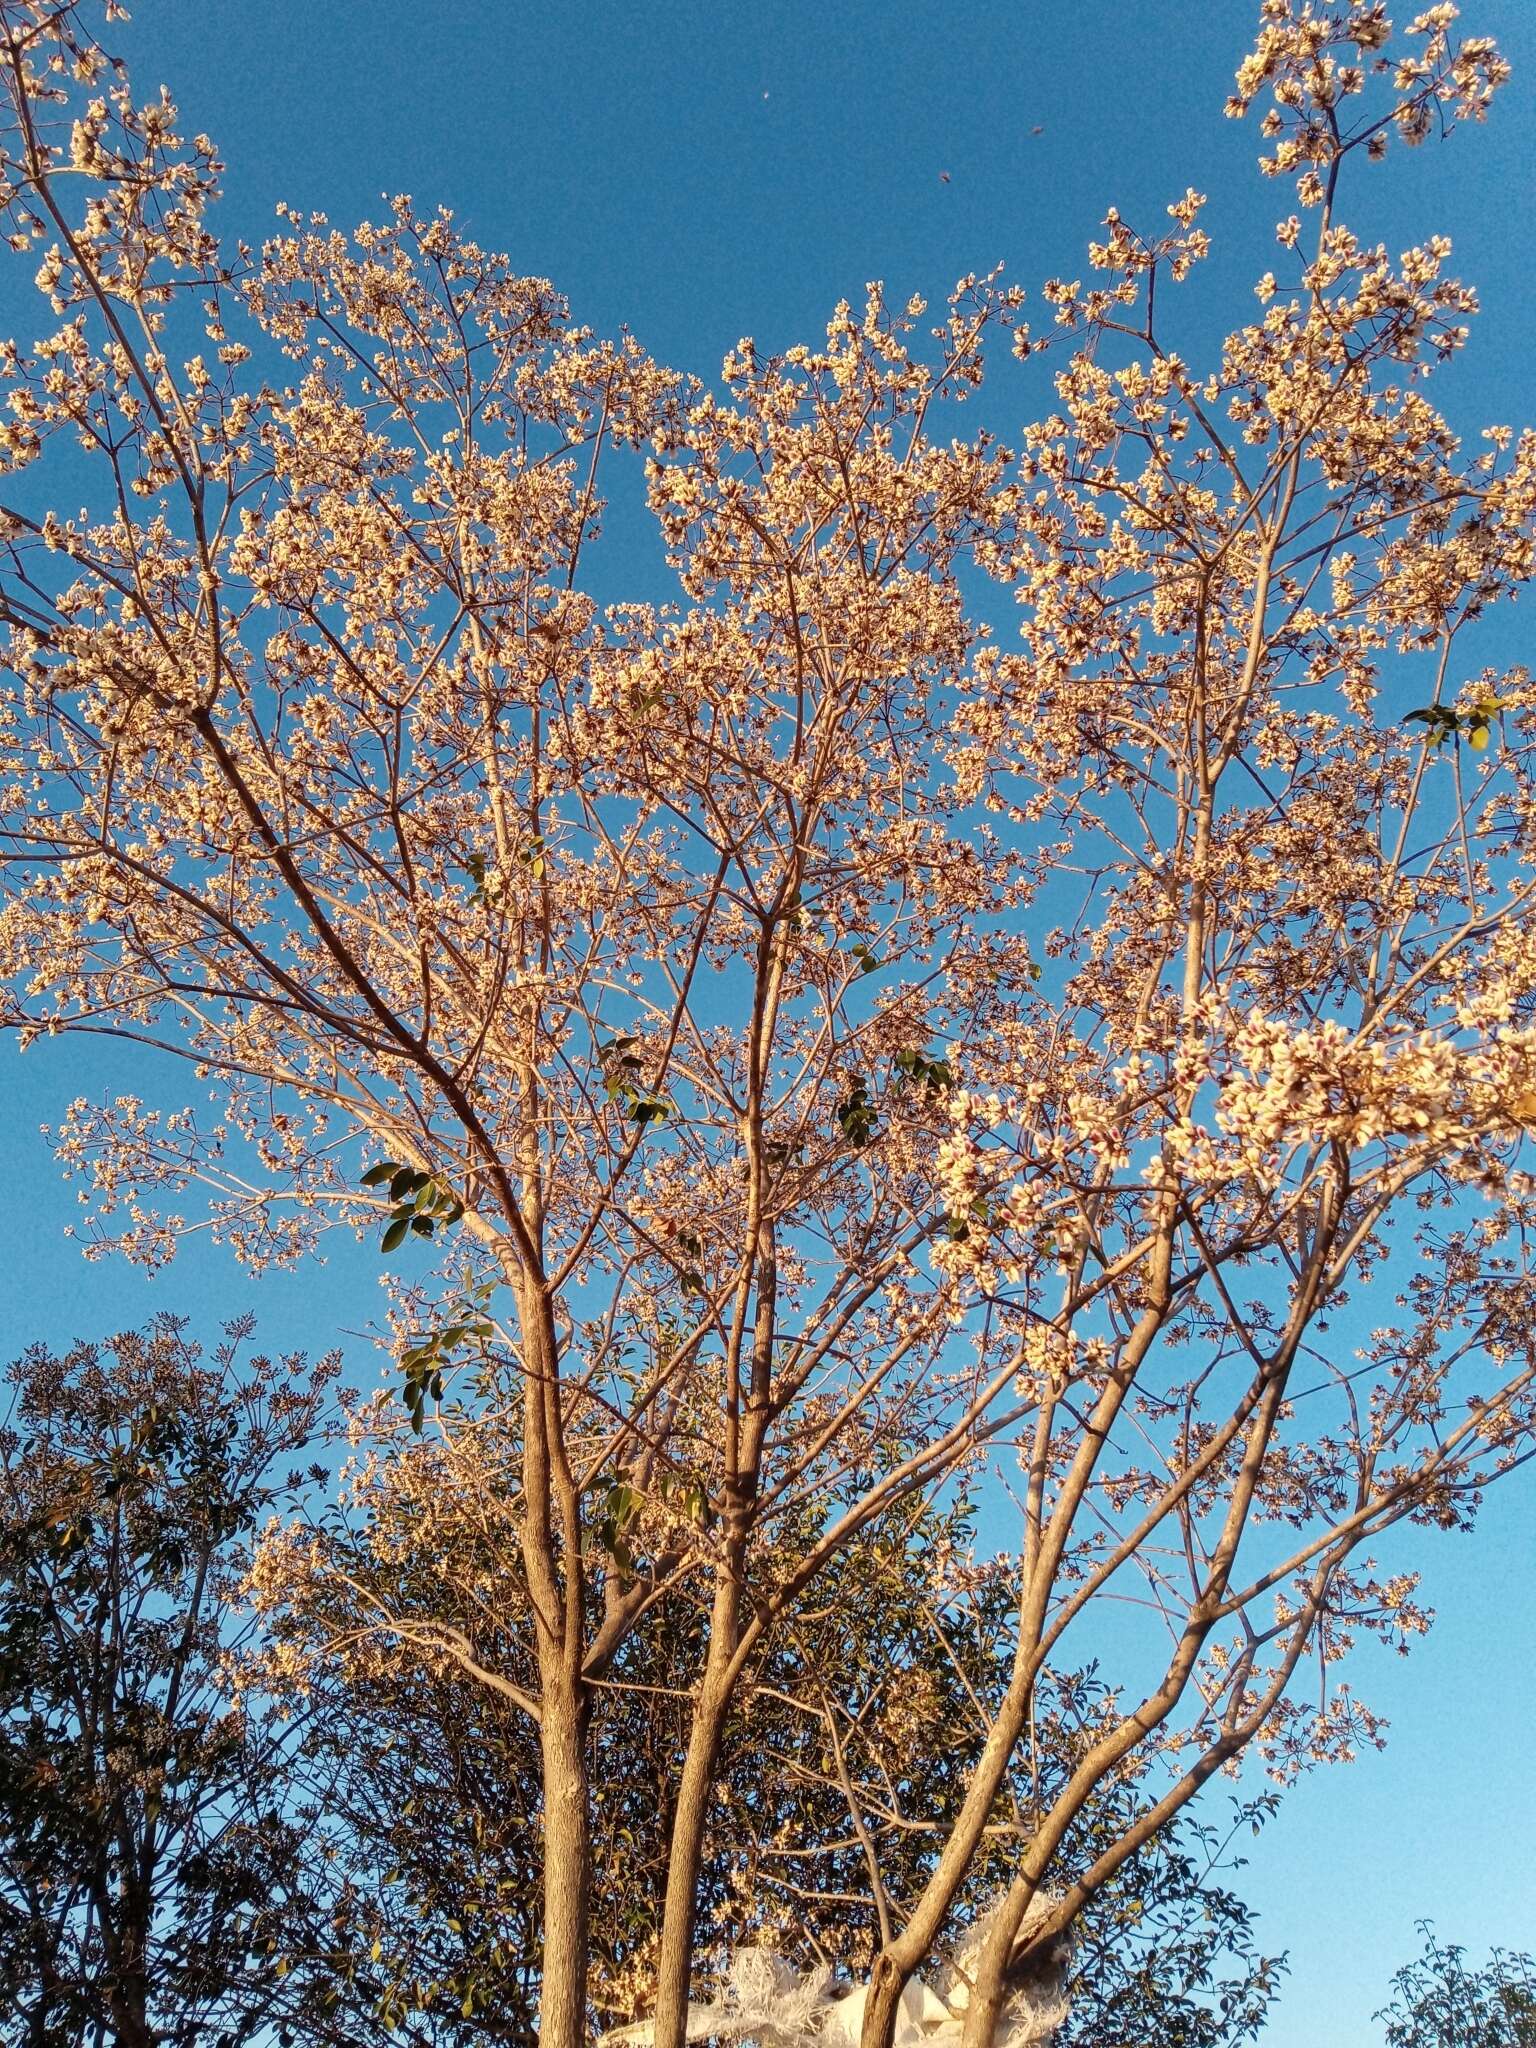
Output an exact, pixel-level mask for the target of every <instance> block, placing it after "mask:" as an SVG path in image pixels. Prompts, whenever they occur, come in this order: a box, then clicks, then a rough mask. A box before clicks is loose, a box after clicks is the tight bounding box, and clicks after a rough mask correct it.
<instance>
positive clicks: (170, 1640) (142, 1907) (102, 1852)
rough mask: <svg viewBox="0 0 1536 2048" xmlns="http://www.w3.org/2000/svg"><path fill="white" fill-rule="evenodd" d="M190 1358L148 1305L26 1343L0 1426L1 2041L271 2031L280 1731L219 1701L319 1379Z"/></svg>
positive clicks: (229, 1355)
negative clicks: (242, 1601)
mask: <svg viewBox="0 0 1536 2048" xmlns="http://www.w3.org/2000/svg"><path fill="white" fill-rule="evenodd" d="M248 1335H249V1327H248V1325H245V1324H240V1325H235V1326H233V1327H232V1329H231V1332H230V1335H229V1338H228V1340H227V1342H226V1343H225V1344H224V1345H222V1346H221V1347H220V1348H219V1350H218V1351H217V1352H216V1353H215V1355H214V1357H213V1358H212V1359H211V1360H210V1361H208V1362H203V1361H202V1360H201V1359H200V1356H199V1354H198V1352H197V1350H196V1349H195V1347H194V1346H192V1345H191V1344H190V1343H189V1342H188V1340H187V1338H186V1336H185V1334H184V1325H182V1324H180V1323H178V1322H176V1321H174V1320H173V1319H171V1318H169V1317H162V1318H160V1319H158V1320H157V1321H156V1322H155V1323H153V1324H152V1325H150V1327H149V1328H148V1329H146V1330H144V1331H142V1332H137V1333H127V1334H124V1335H122V1336H120V1337H117V1338H115V1339H114V1340H113V1342H112V1343H111V1344H110V1345H108V1346H105V1347H102V1348H100V1349H98V1348H96V1347H94V1346H89V1345H78V1346H76V1347H75V1348H74V1349H72V1350H71V1351H68V1352H66V1353H64V1354H63V1355H61V1356H56V1355H55V1354H53V1353H51V1352H49V1351H48V1350H47V1349H46V1348H44V1347H43V1346H41V1345H39V1346H36V1347H34V1348H33V1349H32V1350H30V1351H28V1352H26V1353H25V1354H24V1355H23V1356H22V1357H21V1358H20V1359H19V1360H17V1362H16V1363H15V1364H14V1365H12V1366H11V1367H10V1369H9V1372H8V1373H7V1375H6V1385H7V1389H8V1392H9V1396H10V1401H9V1408H8V1412H7V1415H6V1420H5V1422H4V1424H3V1426H0V1958H3V1960H0V2040H3V2041H4V2042H6V2043H7V2044H8V2048H84V2044H86V2043H91V2044H93V2048H95V2044H100V2043H102V2042H110V2043H114V2044H117V2048H210V2044H222V2048H239V2044H241V2043H244V2042H247V2041H252V2040H255V2039H257V2038H258V2037H261V2038H270V2037H271V2035H272V2032H273V2031H274V2030H277V2031H278V2032H279V2033H280V2034H282V2035H283V2036H286V2032H287V2029H286V2025H285V2022H286V2021H287V2020H288V2019H289V2018H290V2017H291V2003H292V2001H291V1999H290V1997H289V1995H288V1992H287V1991H286V1989H285V1987H284V1985H283V1983H282V1981H281V1979H280V1978H279V1977H277V1976H276V1975H275V1974H274V1971H273V1967H272V1960H271V1956H270V1953H269V1949H270V1943H271V1935H272V1929H273V1927H274V1926H275V1925H276V1924H278V1919H279V1916H280V1914H281V1912H282V1910H283V1907H284V1903H285V1901H287V1902H290V1903H291V1902H292V1900H293V1899H294V1897H295V1895H296V1894H295V1882H296V1879H297V1878H298V1876H299V1873H300V1870H301V1854H300V1849H301V1844H302V1840H303V1819H302V1816H300V1815H298V1814H297V1813H296V1812H295V1811H294V1810H293V1809H292V1807H291V1805H290V1802H289V1800H288V1796H287V1773H288V1770H289V1766H290V1749H291V1743H290V1740H289V1737H288V1734H287V1732H286V1731H285V1729H284V1728H283V1726H282V1725H281V1724H280V1723H279V1722H277V1721H276V1720H274V1719H273V1718H271V1717H270V1716H268V1715H264V1714H263V1713H261V1712H260V1711H259V1710H258V1708H257V1707H256V1706H255V1705H254V1704H252V1705H248V1706H245V1707H242V1706H241V1705H239V1704H238V1703H237V1702H236V1701H235V1699H234V1698H233V1697H232V1694H231V1683H230V1673H229V1671H228V1669H227V1660H228V1659H230V1658H231V1657H232V1656H234V1655H236V1654H237V1653H238V1651H239V1649H240V1647H241V1644H242V1642H243V1640H244V1639H245V1636H246V1633H247V1631H248V1627H249V1623H248V1617H245V1616H242V1614H241V1613H240V1611H239V1609H238V1606H237V1605H236V1604H235V1599H234V1596H235V1593H236V1590H237V1587H238V1584H239V1580H240V1576H241V1573H242V1571H243V1569H244V1568H245V1564H246V1562H247V1558H248V1545H249V1539H250V1536H251V1533H252V1531H253V1530H254V1529H255V1528H256V1527H257V1526H258V1525H259V1524H260V1522H261V1521H263V1520H264V1519H265V1517H266V1516H267V1515H268V1514H270V1513H271V1512H272V1511H273V1509H274V1508H275V1507H277V1506H278V1505H279V1504H280V1503H281V1502H282V1501H283V1500H284V1499H285V1497H287V1493H288V1489H289V1488H290V1487H291V1485H292V1478H291V1476H285V1475H284V1474H283V1472H281V1471H280V1470H279V1469H277V1468H278V1466H279V1463H280V1461H281V1460H283V1459H285V1458H290V1457H294V1456H296V1455H298V1454H300V1453H301V1452H302V1450H303V1447H304V1445H305V1443H306V1442H307V1440H308V1438H309V1436H310V1434H311V1432H312V1430H313V1428H314V1424H315V1419H316V1412H317V1406H318V1402H319V1398H320V1396H319V1391H318V1389H319V1386H320V1385H321V1384H323V1381H324V1378H325V1376H326V1374H325V1371H324V1370H322V1371H321V1373H320V1374H319V1375H318V1376H316V1377H314V1378H312V1377H310V1376H308V1375H307V1374H306V1372H305V1369H304V1366H303V1361H302V1360H299V1359H296V1358H283V1359H268V1358H263V1357H259V1356H258V1357H250V1358H237V1353H238V1351H239V1350H240V1348H241V1347H242V1346H243V1342H244V1339H245V1338H246V1337H247V1336H248Z"/></svg>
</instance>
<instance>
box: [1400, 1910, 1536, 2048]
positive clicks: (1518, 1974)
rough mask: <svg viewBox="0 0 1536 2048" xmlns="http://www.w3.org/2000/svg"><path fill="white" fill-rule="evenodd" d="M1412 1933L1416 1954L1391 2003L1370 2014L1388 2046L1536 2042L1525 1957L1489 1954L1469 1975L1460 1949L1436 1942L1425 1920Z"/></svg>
mask: <svg viewBox="0 0 1536 2048" xmlns="http://www.w3.org/2000/svg"><path fill="white" fill-rule="evenodd" d="M1419 1927H1420V1932H1421V1933H1422V1935H1423V1937H1424V1949H1423V1953H1422V1954H1421V1955H1418V1956H1416V1957H1415V1958H1414V1960H1413V1961H1412V1962H1411V1963H1404V1965H1403V1967H1402V1968H1401V1969H1400V1970H1399V1971H1398V1972H1397V1974H1396V1976H1395V1977H1394V1978H1393V1979H1392V1989H1393V1994H1394V1995H1393V1999H1392V2003H1391V2004H1390V2005H1389V2006H1386V2007H1384V2008H1383V2009H1382V2011H1380V2012H1379V2013H1377V2014H1376V2018H1377V2019H1378V2020H1385V2021H1386V2023H1387V2030H1386V2035H1385V2040H1386V2043H1387V2048H1530V2044H1531V2043H1532V2042H1536V1964H1533V1963H1532V1961H1531V1958H1530V1957H1529V1956H1528V1955H1520V1954H1514V1953H1512V1952H1511V1951H1510V1950H1508V1949H1501V1948H1496V1949H1495V1950H1494V1951H1493V1953H1492V1954H1491V1955H1490V1956H1489V1958H1488V1960H1487V1962H1486V1963H1484V1964H1483V1966H1482V1968H1481V1969H1477V1970H1473V1969H1469V1968H1468V1967H1467V1964H1466V1960H1465V1958H1466V1953H1467V1952H1466V1950H1465V1949H1464V1948H1461V1947H1459V1946H1458V1945H1457V1944H1456V1943H1455V1942H1442V1941H1440V1940H1439V1939H1437V1937H1436V1935H1435V1930H1434V1928H1433V1927H1432V1926H1431V1925H1430V1924H1429V1922H1428V1921H1421V1922H1420V1923H1419Z"/></svg>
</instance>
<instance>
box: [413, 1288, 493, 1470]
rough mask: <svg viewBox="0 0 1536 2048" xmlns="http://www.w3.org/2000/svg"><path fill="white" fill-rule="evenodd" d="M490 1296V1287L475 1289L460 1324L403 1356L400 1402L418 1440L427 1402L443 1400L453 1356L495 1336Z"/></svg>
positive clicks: (432, 1333)
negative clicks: (445, 1376)
mask: <svg viewBox="0 0 1536 2048" xmlns="http://www.w3.org/2000/svg"><path fill="white" fill-rule="evenodd" d="M490 1296H491V1290H490V1288H489V1287H488V1286H487V1287H477V1288H475V1289H473V1290H472V1292H471V1293H470V1294H468V1295H467V1296H466V1297H465V1299H464V1302H463V1304H462V1307H463V1317H462V1320H461V1321H459V1322H456V1323H447V1324H445V1325H444V1327H443V1328H442V1329H440V1330H431V1331H429V1332H428V1333H427V1335H426V1336H424V1337H418V1338H417V1340H416V1342H415V1343H414V1344H411V1345H409V1346H407V1348H406V1349H405V1350H404V1351H402V1352H401V1354H400V1369H401V1371H402V1373H403V1374H404V1377H405V1384H404V1386H403V1387H402V1389H401V1398H402V1399H403V1400H404V1402H405V1405H406V1408H407V1410H408V1411H409V1413H410V1418H411V1428H412V1429H413V1430H415V1432H416V1433H417V1435H418V1436H419V1435H420V1434H421V1428H422V1423H423V1420H424V1418H425V1415H426V1405H427V1403H428V1401H441V1400H442V1398H443V1370H444V1367H445V1366H447V1365H449V1364H450V1363H451V1362H452V1358H453V1354H454V1352H456V1351H458V1350H459V1349H460V1348H461V1347H462V1346H464V1345H466V1344H474V1345H478V1346H483V1345H484V1344H486V1343H487V1342H488V1341H489V1339H490V1338H491V1337H493V1336H494V1335H495V1325H494V1324H492V1323H491V1322H489V1321H488V1320H487V1319H486V1316H485V1313H484V1310H485V1304H486V1302H487V1301H489V1300H490Z"/></svg>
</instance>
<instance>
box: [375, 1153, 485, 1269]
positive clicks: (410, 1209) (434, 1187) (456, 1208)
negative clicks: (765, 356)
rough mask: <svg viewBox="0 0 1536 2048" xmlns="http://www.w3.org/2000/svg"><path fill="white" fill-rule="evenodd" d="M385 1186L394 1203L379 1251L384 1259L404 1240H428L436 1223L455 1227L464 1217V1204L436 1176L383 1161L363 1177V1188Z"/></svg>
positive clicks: (394, 1161)
mask: <svg viewBox="0 0 1536 2048" xmlns="http://www.w3.org/2000/svg"><path fill="white" fill-rule="evenodd" d="M386 1183H387V1184H388V1188H389V1199H390V1201H391V1202H393V1203H394V1208H393V1210H392V1211H391V1213H390V1219H389V1221H388V1223H387V1224H386V1225H385V1226H384V1237H383V1240H382V1242H381V1244H380V1247H379V1248H380V1250H381V1251H383V1252H384V1253H385V1255H386V1256H387V1255H388V1254H389V1253H390V1252H392V1251H395V1250H396V1249H397V1248H398V1247H399V1246H400V1245H402V1244H403V1243H404V1242H405V1240H406V1238H407V1237H431V1236H432V1234H433V1232H434V1231H435V1230H436V1229H437V1226H438V1224H439V1223H457V1222H458V1220H459V1218H460V1217H461V1216H462V1215H463V1214H464V1204H463V1203H462V1202H461V1201H460V1200H459V1198H458V1196H457V1195H456V1194H455V1193H454V1192H453V1190H452V1189H451V1188H450V1187H448V1186H447V1185H446V1184H445V1183H444V1182H442V1181H440V1180H439V1179H438V1178H437V1176H436V1174H433V1173H424V1172H423V1171H422V1170H421V1169H420V1168H419V1167H414V1166H404V1165H402V1164H401V1162H400V1161H399V1160H398V1159H383V1160H381V1161H380V1162H379V1164H378V1165H377V1166H371V1167H370V1168H369V1169H368V1171H367V1172H366V1173H365V1174H364V1175H363V1186H364V1187H365V1188H381V1187H383V1186H385V1185H386Z"/></svg>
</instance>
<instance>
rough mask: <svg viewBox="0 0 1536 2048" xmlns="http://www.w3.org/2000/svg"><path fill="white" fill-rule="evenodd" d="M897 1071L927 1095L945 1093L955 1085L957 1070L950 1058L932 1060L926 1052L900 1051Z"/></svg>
mask: <svg viewBox="0 0 1536 2048" xmlns="http://www.w3.org/2000/svg"><path fill="white" fill-rule="evenodd" d="M895 1066H896V1072H897V1073H898V1074H899V1075H900V1076H901V1078H902V1079H903V1080H904V1081H906V1082H909V1083H910V1084H911V1086H913V1087H914V1088H920V1089H921V1090H922V1092H923V1093H924V1094H925V1095H944V1094H947V1093H948V1091H949V1090H950V1089H951V1088H953V1087H954V1085H955V1070H954V1068H953V1067H952V1066H951V1065H950V1064H949V1061H948V1060H931V1059H929V1058H928V1056H927V1054H926V1053H920V1052H899V1053H897V1055H896V1060H895Z"/></svg>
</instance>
